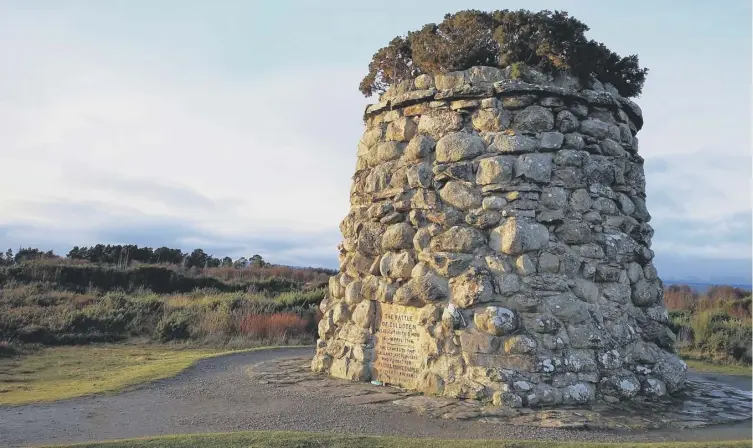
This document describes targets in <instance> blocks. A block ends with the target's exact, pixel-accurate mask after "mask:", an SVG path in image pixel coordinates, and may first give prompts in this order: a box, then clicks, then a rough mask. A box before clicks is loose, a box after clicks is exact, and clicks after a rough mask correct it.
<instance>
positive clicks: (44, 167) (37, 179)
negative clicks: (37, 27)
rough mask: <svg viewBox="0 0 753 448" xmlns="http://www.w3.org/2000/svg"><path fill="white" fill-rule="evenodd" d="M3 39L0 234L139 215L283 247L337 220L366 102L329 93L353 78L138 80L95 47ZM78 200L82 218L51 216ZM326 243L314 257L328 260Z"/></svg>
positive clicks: (177, 73)
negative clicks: (4, 229) (279, 241)
mask: <svg viewBox="0 0 753 448" xmlns="http://www.w3.org/2000/svg"><path fill="white" fill-rule="evenodd" d="M14 37H15V39H16V42H15V45H13V46H12V47H15V48H18V47H23V48H24V50H25V51H24V57H23V58H19V57H18V53H17V52H16V50H9V48H10V47H11V46H4V47H3V49H0V73H3V74H13V75H12V76H8V77H6V75H0V98H4V99H5V100H4V101H2V102H0V147H1V148H3V161H4V166H5V167H7V168H8V169H6V171H5V173H4V174H3V175H2V176H0V190H1V191H3V192H4V194H3V195H2V196H0V207H1V208H2V209H3V210H4V213H3V214H2V216H0V225H1V224H5V225H14V226H18V225H19V224H24V223H27V224H30V225H31V224H37V225H41V226H42V227H40V229H42V228H44V229H45V230H44V231H53V232H54V231H57V230H62V229H68V231H72V230H74V229H87V228H88V229H91V230H93V229H96V228H101V227H103V226H108V225H112V224H113V221H120V220H123V219H125V218H127V217H128V216H129V214H134V215H136V214H142V215H145V216H147V217H152V218H155V219H157V218H160V219H163V218H167V219H173V220H176V221H179V222H182V223H189V224H190V225H192V226H194V227H196V228H198V229H203V230H205V231H206V232H208V233H209V234H213V235H220V236H225V237H239V236H247V235H250V234H270V233H272V234H275V235H277V236H278V237H280V236H285V235H286V234H287V233H290V234H291V237H292V236H294V235H306V234H320V233H322V232H326V231H327V230H330V229H332V228H333V226H334V227H335V228H336V226H337V223H339V220H340V219H342V217H343V216H344V215H345V214H346V213H347V208H348V192H349V187H350V175H351V171H352V168H353V166H355V147H356V144H357V141H358V138H359V136H360V133H361V132H362V122H361V119H360V114H361V112H362V111H363V106H364V105H365V104H366V102H367V101H366V100H365V99H363V98H362V97H360V96H359V94H358V92H357V90H356V89H355V88H352V89H343V88H342V86H344V85H351V86H356V85H357V82H358V75H359V70H355V69H352V68H348V67H345V68H338V67H334V68H327V69H322V68H307V69H303V68H302V69H300V70H289V69H288V70H285V71H284V72H279V73H270V74H267V75H266V76H264V77H256V78H254V79H248V80H244V81H235V82H232V81H230V82H228V80H227V79H223V77H222V76H221V75H220V74H217V73H211V72H209V71H208V70H198V71H196V72H189V73H187V72H185V71H182V70H186V69H187V68H186V67H175V70H174V71H172V72H169V71H168V72H164V71H163V70H158V71H155V72H153V73H151V75H150V76H148V77H145V76H144V73H143V71H142V72H141V73H139V71H138V70H136V71H135V72H134V73H130V72H128V71H124V70H123V69H122V67H120V66H119V65H120V64H111V65H109V64H108V61H107V58H105V59H104V60H103V59H102V58H101V56H102V54H101V52H98V49H96V48H85V47H84V48H82V47H81V46H75V47H70V48H67V47H65V46H62V45H61V44H60V43H59V42H54V43H52V44H51V43H50V42H48V41H41V42H40V41H39V40H38V39H35V38H34V33H31V32H29V33H28V35H27V34H23V35H19V34H18V33H16V35H15V36H14ZM61 52H65V54H69V55H71V57H70V58H69V57H56V56H55V55H59V54H61ZM122 58H123V57H122V55H121V56H119V59H120V60H121V61H122ZM133 63H134V66H136V67H138V58H134V61H133ZM189 68H190V67H189ZM24 73H33V74H34V75H35V76H34V82H31V83H30V82H27V81H26V79H27V78H26V77H25V76H24V75H23V74H24ZM334 92H337V93H334ZM82 203H85V204H88V208H87V213H78V214H76V213H72V214H64V213H63V209H66V208H68V209H70V210H73V211H75V210H76V206H77V204H78V205H80V204H82ZM92 204H96V208H95V207H93V206H92ZM62 215H65V216H62ZM114 217H115V218H116V219H113V218H114ZM77 233H79V232H77ZM19 236H20V235H19ZM25 236H28V232H27V234H26V235H25ZM67 243H68V244H74V243H80V242H79V241H68V242H67ZM336 244H337V240H332V241H328V242H326V243H325V244H318V243H315V244H314V247H316V250H317V251H320V252H325V251H326V252H328V255H330V256H331V258H332V259H333V260H334V259H335V255H336V252H335V246H336ZM327 248H328V249H327ZM243 249H244V248H238V250H239V251H242V250H243Z"/></svg>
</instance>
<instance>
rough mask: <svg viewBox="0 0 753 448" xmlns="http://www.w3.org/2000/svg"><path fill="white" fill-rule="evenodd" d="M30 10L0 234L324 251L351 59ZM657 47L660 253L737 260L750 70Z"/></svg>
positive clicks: (17, 67)
mask: <svg viewBox="0 0 753 448" xmlns="http://www.w3.org/2000/svg"><path fill="white" fill-rule="evenodd" d="M36 9H38V8H35V10H34V11H33V12H32V11H31V10H28V11H22V12H19V13H14V12H13V11H7V10H3V13H4V14H0V41H2V42H4V45H2V46H0V148H2V154H3V167H4V168H5V170H4V172H3V173H2V175H0V191H2V193H3V194H2V195H0V209H2V210H3V213H2V214H0V247H6V246H8V247H17V246H18V245H39V246H41V247H45V248H46V247H51V248H56V250H58V251H67V249H68V248H70V247H71V246H73V245H89V244H96V243H99V242H103V243H134V244H140V245H152V246H161V245H168V246H170V245H174V246H178V247H181V248H183V249H185V250H189V249H192V248H194V247H203V248H204V249H205V250H207V251H208V252H210V253H213V254H215V255H226V254H227V255H230V256H233V257H236V256H248V255H250V254H253V253H260V254H261V255H263V256H264V257H265V258H268V259H270V260H272V261H275V262H280V263H290V264H306V263H315V264H322V265H326V266H336V264H337V252H336V245H337V243H338V242H339V240H340V235H339V231H338V224H339V222H340V220H341V219H342V218H343V217H344V216H345V214H346V213H347V210H348V206H349V205H348V200H349V190H350V182H351V180H350V177H351V174H352V171H353V169H354V167H355V153H356V146H357V142H358V139H359V137H360V134H361V133H362V131H363V123H362V121H361V114H362V112H363V108H364V106H365V104H366V103H368V102H371V101H373V100H374V98H371V99H364V98H363V97H361V96H360V94H359V93H358V91H357V89H356V86H357V85H358V83H359V81H360V78H361V76H362V75H363V67H362V66H360V65H359V66H357V67H353V66H337V65H328V66H317V65H312V66H294V65H292V64H293V61H296V60H297V59H295V58H288V59H286V64H284V65H283V64H276V65H275V64H262V63H260V62H259V60H261V59H263V58H264V55H263V54H247V55H244V56H243V57H244V58H245V59H244V61H240V60H235V59H234V60H232V61H231V60H230V59H232V58H233V57H236V58H237V57H238V55H237V54H235V55H233V54H231V53H230V52H229V51H228V52H227V53H219V51H220V50H222V49H223V48H224V46H225V43H224V42H222V41H220V40H217V41H212V42H210V43H207V42H206V41H207V39H208V37H209V36H212V35H214V34H213V33H214V32H212V31H211V29H210V28H209V25H207V26H208V28H206V29H204V28H203V22H202V21H196V22H195V23H193V22H192V23H193V24H192V25H191V26H188V28H185V29H183V28H182V29H180V30H178V31H179V32H176V29H175V28H174V27H175V26H177V25H175V24H174V23H171V22H169V21H153V22H150V25H149V27H148V29H149V30H150V31H149V32H150V33H152V34H150V36H152V37H154V36H156V35H158V34H159V35H160V36H163V37H164V36H168V38H163V39H145V38H140V37H138V36H136V38H134V36H130V37H128V36H126V32H127V30H128V28H129V27H128V26H126V24H127V22H123V23H119V24H118V25H119V26H120V28H118V30H119V31H118V33H113V35H112V36H111V35H110V34H105V33H103V34H102V38H101V39H94V38H92V35H91V34H87V32H88V33H91V29H90V28H87V27H91V23H92V22H91V20H89V19H92V20H93V16H96V15H98V14H100V13H101V11H99V10H97V13H96V14H95V13H91V12H90V13H88V14H89V15H85V17H87V18H88V19H87V21H86V23H87V27H85V28H87V30H88V31H87V32H84V31H81V30H80V28H81V27H77V26H75V24H76V23H79V22H76V20H74V18H72V16H73V15H75V14H72V13H70V12H68V13H66V12H65V11H64V10H65V8H62V7H59V8H56V10H54V11H53V10H47V11H46V13H43V12H41V11H36ZM51 11H52V12H51ZM167 12H169V11H167ZM167 12H166V11H163V12H162V13H167ZM181 14H182V15H181V17H183V15H185V16H186V17H188V16H189V15H190V14H189V12H188V11H183V12H181ZM117 15H118V13H117V11H116V13H115V16H117ZM186 17H184V18H183V19H181V20H184V19H185V21H188V22H190V21H189V20H188V19H187V18H186ZM110 18H112V17H110ZM215 18H216V17H215ZM131 19H133V18H131ZM163 22H164V23H163ZM181 23H183V25H185V23H184V22H181ZM79 24H80V23H79ZM183 25H181V26H183ZM102 26H105V25H102ZM163 27H164V28H163ZM94 28H97V27H94ZM187 30H188V31H187ZM189 31H190V32H189ZM193 31H196V32H197V34H194V33H193ZM241 31H242V30H240V29H236V30H235V32H238V33H240V34H239V35H241V34H242V35H245V34H243V33H241ZM113 36H116V37H113ZM118 36H119V37H118ZM234 36H236V35H234ZM236 37H237V36H236ZM181 39H185V40H181ZM604 40H607V39H606V36H605V38H604ZM147 42H148V43H149V44H148V45H147V44H146V43H147ZM234 45H235V49H236V50H238V49H243V50H245V47H244V46H242V45H238V43H237V42H235V41H234ZM241 47H243V48H241ZM257 47H261V46H260V45H257V46H256V47H253V48H257ZM359 51H360V50H359ZM662 57H664V55H663V53H662ZM223 59H227V61H226V62H227V63H226V64H221V63H220V62H221V61H222V60H223ZM252 59H253V61H250V60H252ZM282 59H284V57H283V56H279V57H277V60H278V61H279V60H282ZM332 60H333V58H329V59H328V61H329V62H330V63H331V62H332ZM678 60H679V62H683V63H687V61H684V59H682V58H679V59H678ZM232 62H237V64H235V65H237V66H242V65H243V63H244V62H245V63H247V65H248V66H253V67H255V68H254V70H243V69H242V68H238V69H237V71H233V68H234V64H233V63H232ZM657 64H658V65H659V66H658V67H656V69H654V68H653V66H652V73H653V74H652V75H651V78H650V80H649V82H648V83H647V86H646V89H645V91H644V94H643V97H642V98H640V99H639V100H638V102H639V104H640V105H641V106H642V108H643V110H644V113H645V115H646V125H645V127H644V129H643V130H642V131H641V133H640V134H639V138H640V140H641V142H640V143H641V149H640V153H641V154H642V155H643V156H644V157H645V158H646V163H645V170H646V176H647V195H648V199H647V206H648V209H649V211H650V213H651V215H652V216H653V220H652V222H651V224H652V225H653V226H654V228H655V229H656V234H655V237H654V246H653V247H654V249H655V250H656V251H657V260H660V259H663V260H670V259H671V260H675V259H677V258H678V257H679V258H682V259H687V260H691V259H692V260H698V263H699V264H698V265H697V267H696V268H694V269H709V270H714V269H716V267H715V266H726V265H724V263H723V262H724V260H734V262H737V263H738V264H737V265H736V266H743V267H745V266H747V264H746V263H748V261H745V260H749V259H750V252H751V239H750V233H751V232H750V229H751V219H750V212H751V207H750V191H751V189H750V187H751V182H750V179H751V170H750V167H751V157H750V154H749V147H750V145H749V143H750V139H749V138H750V136H749V135H747V133H749V123H748V120H749V110H748V106H749V105H748V104H747V103H746V102H744V101H743V100H742V99H741V98H742V97H744V95H740V94H739V91H740V88H743V87H745V88H748V87H746V86H747V85H748V84H749V78H747V79H742V78H744V77H743V76H742V74H741V73H742V72H741V71H736V70H733V71H732V72H730V73H728V75H730V77H728V78H725V79H726V80H727V81H726V82H725V83H723V84H718V85H715V86H714V92H713V94H703V92H697V86H699V85H704V84H705V83H707V79H706V78H707V74H706V73H705V72H704V71H703V70H695V71H692V72H691V73H689V74H688V75H687V76H683V77H681V78H680V79H678V78H677V76H676V68H675V67H670V66H668V65H667V64H666V63H665V65H664V66H661V63H660V61H659V59H656V60H655V62H654V65H657ZM670 65H671V64H670ZM261 66H264V69H263V70H261V69H259V70H257V69H256V68H258V67H261ZM236 68H237V67H236ZM742 81H745V82H742ZM733 84H734V85H733ZM690 91H692V92H695V93H697V94H693V95H688V93H687V92H690ZM746 254H747V257H746ZM683 257H684V258H683ZM704 260H717V262H715V263H712V264H708V263H707V261H704ZM670 264H671V263H670ZM678 266H679V264H678ZM682 266H685V267H686V268H687V269H690V268H689V267H687V266H688V265H687V263H684V264H682Z"/></svg>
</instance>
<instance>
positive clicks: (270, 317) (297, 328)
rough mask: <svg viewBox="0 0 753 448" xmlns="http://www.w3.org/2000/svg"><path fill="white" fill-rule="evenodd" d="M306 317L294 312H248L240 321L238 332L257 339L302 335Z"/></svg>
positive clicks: (306, 322)
mask: <svg viewBox="0 0 753 448" xmlns="http://www.w3.org/2000/svg"><path fill="white" fill-rule="evenodd" d="M307 327H308V321H307V319H305V318H303V317H301V316H299V315H298V314H296V313H274V314H250V315H247V316H245V317H244V318H243V319H242V320H241V323H240V332H241V333H242V334H245V335H251V336H254V337H256V338H259V339H273V338H275V339H286V338H289V337H296V336H300V335H304V334H305V333H306V329H307Z"/></svg>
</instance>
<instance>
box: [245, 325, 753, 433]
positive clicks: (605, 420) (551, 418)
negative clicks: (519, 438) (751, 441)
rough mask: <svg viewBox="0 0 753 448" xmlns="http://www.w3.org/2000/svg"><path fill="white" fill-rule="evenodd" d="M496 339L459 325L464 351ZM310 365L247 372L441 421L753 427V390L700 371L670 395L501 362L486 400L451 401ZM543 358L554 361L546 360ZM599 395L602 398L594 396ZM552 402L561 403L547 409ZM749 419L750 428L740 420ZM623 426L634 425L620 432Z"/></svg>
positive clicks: (287, 363)
mask: <svg viewBox="0 0 753 448" xmlns="http://www.w3.org/2000/svg"><path fill="white" fill-rule="evenodd" d="M499 339H500V338H499V337H496V336H492V335H489V334H484V333H480V332H475V331H474V332H464V333H463V334H462V335H461V336H460V343H461V345H462V348H463V350H468V351H469V352H471V351H472V352H474V353H477V356H492V355H489V354H487V353H489V352H494V351H495V350H501V349H503V346H504V344H501V345H500V347H497V344H499ZM545 361H546V360H545ZM310 364H311V362H310V360H309V359H293V360H280V361H269V362H266V363H264V364H259V365H257V366H255V367H254V368H253V370H251V371H250V377H251V378H252V379H253V380H255V381H258V382H260V383H262V384H267V385H270V386H272V387H276V388H282V389H290V391H294V390H297V389H298V388H299V387H301V386H302V385H310V384H319V383H320V382H322V381H336V382H337V383H334V384H331V385H328V386H327V387H325V388H324V390H325V391H328V393H329V394H331V395H332V397H333V398H334V397H338V398H339V397H346V399H347V403H348V404H350V405H354V406H373V403H389V406H391V408H390V409H389V410H388V409H385V411H386V412H388V413H390V414H394V413H396V412H398V411H397V410H398V409H406V410H409V411H411V412H414V413H416V414H419V415H422V416H426V417H429V418H433V419H438V420H440V421H442V420H444V421H445V422H446V421H448V420H449V421H453V420H457V421H468V420H471V421H474V420H475V421H478V422H483V423H486V424H489V425H493V426H492V427H493V428H495V430H501V429H502V428H505V427H522V428H524V429H525V430H526V431H534V430H535V429H536V428H548V429H553V428H562V429H581V430H584V429H585V430H589V431H569V433H570V434H583V435H587V434H594V435H597V434H598V435H599V436H600V437H602V438H603V437H608V434H631V433H635V434H640V435H641V437H644V438H643V439H641V440H642V441H644V442H645V441H647V440H651V439H646V438H645V437H646V434H650V433H646V432H642V431H637V430H641V429H642V430H646V429H663V428H665V429H668V430H671V431H672V434H682V433H686V432H689V431H692V430H697V429H698V428H704V427H709V426H712V425H720V424H721V425H729V424H738V425H740V429H741V431H740V433H741V434H743V435H745V436H748V435H749V433H750V420H751V392H749V391H744V390H740V389H737V388H735V387H732V386H730V385H726V384H723V383H719V382H715V381H713V380H710V379H706V378H702V377H694V378H689V379H687V380H686V384H685V387H684V388H683V390H682V391H681V392H678V393H676V394H674V395H672V396H670V395H667V394H666V390H665V387H664V384H663V382H662V381H661V380H658V379H656V378H654V377H648V378H646V379H645V381H644V382H643V383H642V384H640V383H638V382H637V377H636V376H635V375H633V374H632V373H629V372H627V371H623V372H622V373H620V372H617V373H615V374H614V375H610V376H605V377H603V378H602V380H601V381H600V382H599V383H598V384H595V383H592V382H584V381H583V380H580V379H579V376H578V375H576V374H572V373H571V374H569V375H571V377H567V378H566V377H563V376H562V375H560V377H559V378H558V379H557V380H555V381H552V384H547V383H544V382H538V383H534V382H532V381H527V380H524V379H520V377H519V375H518V374H517V373H516V372H515V371H513V370H510V369H508V368H501V369H499V370H496V373H495V375H497V376H495V379H496V380H497V383H496V384H497V386H496V390H495V391H494V392H493V393H491V394H490V397H489V398H488V400H467V399H465V400H455V399H451V398H447V397H439V396H436V395H437V394H432V395H434V396H432V395H420V394H418V393H417V392H412V391H409V390H405V389H400V388H394V387H375V386H373V385H371V384H368V383H360V384H356V385H351V384H352V383H348V382H346V381H344V380H327V379H324V378H323V377H322V376H321V374H319V373H316V372H312V371H311V367H310ZM507 365H510V364H509V363H508V364H507ZM544 365H551V366H552V367H554V364H552V363H551V362H545V364H544ZM445 366H448V365H447V364H445ZM580 375H581V378H585V376H584V375H583V374H580ZM556 376H557V375H555V377H556ZM435 379H436V378H435ZM340 381H342V382H340ZM508 381H509V383H508ZM305 387H310V386H305ZM467 387H470V385H469V386H467ZM445 388H446V386H445ZM466 390H467V389H466ZM599 390H601V391H600V392H598V391H599ZM388 395H391V396H392V399H390V397H389V396H388ZM597 395H599V396H603V397H604V398H603V399H599V400H595V399H594V397H595V396H597ZM585 403H590V404H589V406H588V407H587V408H584V407H583V404H585ZM554 404H558V406H557V407H556V408H552V405H554ZM468 423H472V422H468ZM746 424H747V428H746V427H744V426H743V425H746ZM625 429H630V430H631V431H627V432H625ZM678 429H683V430H684V431H677V430H678ZM709 430H716V428H713V427H712V428H709ZM662 434H665V433H662ZM689 435H690V434H689ZM691 437H694V439H693V440H694V441H697V440H700V438H699V437H698V435H697V434H694V435H692V436H691ZM600 441H601V442H603V441H604V440H603V439H601V440H600Z"/></svg>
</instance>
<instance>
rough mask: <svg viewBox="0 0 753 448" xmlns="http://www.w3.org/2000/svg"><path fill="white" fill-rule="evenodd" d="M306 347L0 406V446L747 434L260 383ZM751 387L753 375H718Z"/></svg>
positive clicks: (739, 429)
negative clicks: (495, 411)
mask: <svg viewBox="0 0 753 448" xmlns="http://www.w3.org/2000/svg"><path fill="white" fill-rule="evenodd" d="M311 354H312V349H310V348H300V349H295V348H293V349H276V350H265V351H257V352H248V353H241V354H235V355H229V356H224V357H218V358H211V359H206V360H203V361H200V362H199V363H197V364H196V365H195V366H193V367H191V368H189V369H187V370H186V371H184V372H183V373H181V374H179V375H178V376H176V377H173V378H169V379H165V380H160V381H156V382H153V383H150V384H147V385H143V386H140V387H138V388H135V389H132V390H129V391H125V392H123V393H120V394H118V395H113V396H107V395H99V396H92V397H83V398H76V399H71V400H64V401H59V402H55V403H49V404H33V405H23V406H0V446H34V445H42V444H55V443H57V444H62V443H72V442H84V441H93V440H107V439H119V438H127V437H143V436H151V435H161V434H176V433H194V432H224V431H242V430H254V429H270V430H302V431H334V432H341V433H352V434H373V435H403V436H413V437H442V438H485V439H546V440H559V441H567V440H570V441H577V440H583V441H599V442H608V441H621V440H633V441H665V440H697V441H703V440H730V439H738V440H739V439H750V428H751V424H750V421H748V422H744V423H742V424H735V425H725V426H717V427H710V428H698V429H692V430H682V431H636V432H619V433H618V432H600V431H577V430H565V429H553V428H551V429H550V428H528V427H516V426H509V425H498V424H492V423H483V422H471V421H448V420H440V419H431V418H427V417H422V416H419V415H416V414H414V413H410V412H407V411H405V410H403V409H401V408H400V407H399V406H395V405H392V404H389V403H374V404H370V405H361V406H349V405H346V404H345V403H342V402H339V401H337V400H336V401H334V402H333V400H332V398H331V397H327V396H325V395H324V394H322V393H321V392H318V391H316V390H303V391H301V390H300V389H298V390H295V391H291V390H285V389H279V388H272V387H269V386H266V385H261V384H256V383H254V382H253V381H251V380H250V378H249V375H248V374H247V372H246V370H247V368H248V367H249V366H250V365H252V364H255V363H258V362H263V361H269V360H272V359H277V358H292V357H300V356H307V355H311ZM715 377H716V379H717V380H718V381H722V382H725V383H728V384H732V385H734V386H735V387H738V388H741V389H745V390H751V383H750V379H740V378H739V377H725V376H723V375H715Z"/></svg>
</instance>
